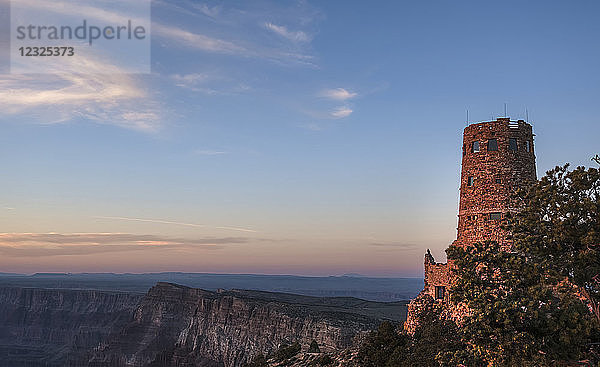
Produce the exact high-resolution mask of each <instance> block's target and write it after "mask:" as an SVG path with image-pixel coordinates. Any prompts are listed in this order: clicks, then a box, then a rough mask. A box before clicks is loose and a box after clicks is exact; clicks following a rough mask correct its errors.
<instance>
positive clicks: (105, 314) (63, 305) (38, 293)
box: [0, 287, 141, 367]
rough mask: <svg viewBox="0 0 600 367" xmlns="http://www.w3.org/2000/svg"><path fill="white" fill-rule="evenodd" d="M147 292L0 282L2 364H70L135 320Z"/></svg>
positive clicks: (12, 365) (10, 365) (8, 366)
mask: <svg viewBox="0 0 600 367" xmlns="http://www.w3.org/2000/svg"><path fill="white" fill-rule="evenodd" d="M140 299H141V295H136V294H127V293H118V292H106V291H88V290H66V289H61V290H53V289H36V288H10V287H6V288H0V366H7V367H17V366H30V367H36V366H48V367H52V366H64V365H65V364H68V363H70V362H69V361H70V360H73V359H77V358H79V356H80V355H84V354H85V353H86V352H87V351H88V350H89V349H90V348H92V347H94V346H96V345H97V344H98V343H99V342H100V341H102V340H104V339H105V338H106V337H107V336H108V335H110V334H111V333H113V332H116V331H117V330H119V329H121V328H122V327H124V326H125V325H126V324H127V323H128V322H130V321H131V314H132V312H133V311H134V310H135V307H136V306H137V304H138V303H139V301H140Z"/></svg>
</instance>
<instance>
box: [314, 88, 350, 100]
mask: <svg viewBox="0 0 600 367" xmlns="http://www.w3.org/2000/svg"><path fill="white" fill-rule="evenodd" d="M357 95H358V94H357V93H355V92H350V91H348V90H347V89H344V88H334V89H325V90H323V91H321V93H319V96H320V97H323V98H329V99H333V100H336V101H345V100H348V99H352V98H354V97H356V96H357Z"/></svg>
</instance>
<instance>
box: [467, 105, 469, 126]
mask: <svg viewBox="0 0 600 367" xmlns="http://www.w3.org/2000/svg"><path fill="white" fill-rule="evenodd" d="M467 126H469V109H468V108H467Z"/></svg>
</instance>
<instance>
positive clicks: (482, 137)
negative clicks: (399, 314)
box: [404, 118, 537, 333]
mask: <svg viewBox="0 0 600 367" xmlns="http://www.w3.org/2000/svg"><path fill="white" fill-rule="evenodd" d="M533 137H534V134H533V131H532V127H531V125H530V124H528V123H526V122H525V121H523V120H518V121H511V120H510V119H509V118H498V119H496V120H495V121H487V122H480V123H475V124H471V125H469V126H467V127H466V128H465V129H464V133H463V146H462V170H461V181H460V203H459V209H458V228H457V238H456V240H455V241H454V242H453V243H452V245H451V246H469V245H472V244H474V243H477V242H484V241H496V242H498V243H500V244H501V245H502V246H503V247H504V248H508V247H510V240H509V239H508V233H506V231H505V230H504V229H502V228H501V224H502V220H503V219H504V218H505V216H506V214H508V213H515V212H517V211H518V210H519V203H518V202H515V201H514V199H513V193H514V192H515V191H516V190H517V189H519V188H522V187H527V186H529V185H531V184H533V183H534V182H535V180H536V178H537V176H536V169H535V154H534V148H533ZM424 265H425V282H424V283H425V284H424V288H423V290H422V291H421V293H419V295H418V296H417V297H416V298H415V299H413V300H412V301H411V303H410V304H409V305H408V318H407V320H406V322H405V324H404V329H405V330H406V331H407V332H409V333H412V332H414V330H415V328H416V327H417V326H418V324H419V320H418V318H417V314H418V313H419V311H420V309H422V308H423V307H424V305H426V304H427V303H429V302H431V301H432V300H433V302H436V303H442V304H443V305H444V308H445V309H446V310H447V314H448V316H449V317H452V318H454V319H459V318H460V317H461V315H462V313H463V312H464V310H462V308H461V307H459V306H458V305H453V304H452V303H451V302H450V301H449V291H450V288H451V286H452V272H451V268H452V264H451V263H450V264H447V263H436V262H435V259H434V258H433V256H432V255H431V253H430V252H429V250H427V253H426V254H425V264H424Z"/></svg>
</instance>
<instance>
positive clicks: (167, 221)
mask: <svg viewBox="0 0 600 367" xmlns="http://www.w3.org/2000/svg"><path fill="white" fill-rule="evenodd" d="M95 218H97V219H108V220H124V221H130V222H146V223H159V224H172V225H176V226H185V227H197V228H213V229H224V230H229V231H238V232H248V233H258V231H255V230H253V229H250V228H241V227H233V226H209V225H206V224H198V223H186V222H177V221H171V220H163V219H148V218H129V217H105V216H97V217H95Z"/></svg>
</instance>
